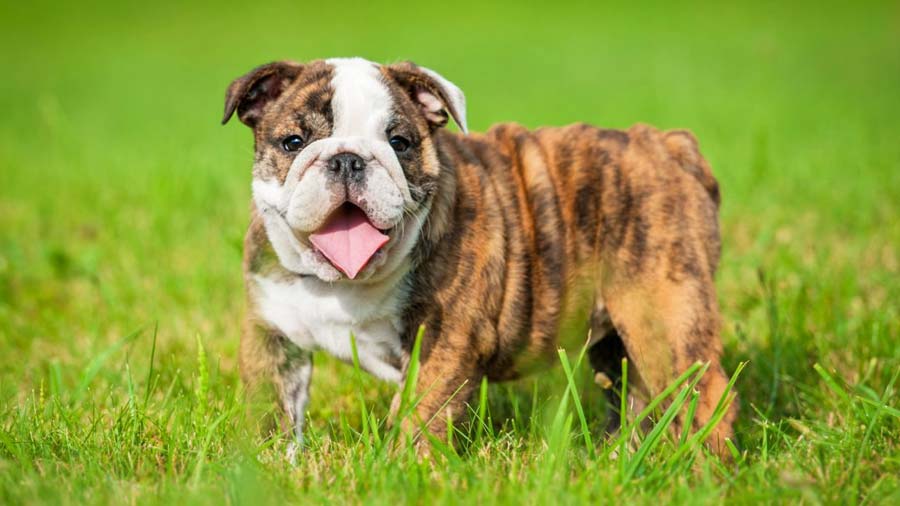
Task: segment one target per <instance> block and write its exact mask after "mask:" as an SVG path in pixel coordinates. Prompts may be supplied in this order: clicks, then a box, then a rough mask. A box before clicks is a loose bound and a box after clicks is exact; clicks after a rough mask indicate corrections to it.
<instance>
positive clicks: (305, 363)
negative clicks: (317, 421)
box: [277, 345, 313, 464]
mask: <svg viewBox="0 0 900 506" xmlns="http://www.w3.org/2000/svg"><path fill="white" fill-rule="evenodd" d="M289 346H290V348H289V349H286V350H285V360H284V361H283V362H282V363H281V365H280V366H279V368H278V372H277V375H278V380H279V381H278V383H279V392H280V394H281V404H282V406H283V407H284V413H285V415H286V417H287V420H288V422H289V423H290V427H289V428H288V430H289V431H291V432H293V438H292V441H291V442H290V443H289V444H288V451H287V457H288V459H289V460H290V461H291V463H292V464H293V463H296V460H297V453H298V452H299V451H300V449H301V448H303V427H304V424H305V422H306V406H307V405H308V404H309V383H310V380H311V379H312V370H313V362H312V353H311V352H309V351H307V350H303V349H300V348H298V347H296V346H293V345H289Z"/></svg>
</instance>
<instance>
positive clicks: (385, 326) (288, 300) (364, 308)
mask: <svg viewBox="0 0 900 506" xmlns="http://www.w3.org/2000/svg"><path fill="white" fill-rule="evenodd" d="M253 283H254V286H252V287H250V294H251V297H252V299H253V302H254V304H255V306H256V308H257V312H258V314H259V316H260V317H261V318H262V319H263V320H264V321H265V322H266V323H268V324H269V325H271V326H272V327H274V328H275V329H277V330H278V331H279V332H281V333H282V334H283V335H284V336H285V337H286V338H288V339H290V340H291V342H293V343H294V344H296V345H297V346H299V347H300V348H303V349H306V350H311V351H312V350H320V349H321V350H324V351H326V352H328V353H330V354H331V355H334V356H335V357H337V358H339V359H341V360H343V361H345V362H352V360H353V348H352V343H351V334H352V335H353V336H354V337H355V339H356V347H357V353H358V356H359V363H360V367H362V368H363V369H365V370H366V371H368V372H369V373H371V374H373V375H375V376H377V377H379V378H381V379H384V380H388V381H393V382H396V383H399V382H400V381H401V380H402V373H401V371H400V369H399V364H400V358H401V353H402V348H401V339H400V336H401V333H402V331H403V325H402V320H401V318H400V316H401V309H402V306H403V303H404V301H405V297H406V293H405V289H404V287H403V286H402V283H395V284H391V285H388V286H384V285H381V284H379V285H358V284H352V285H350V284H337V283H336V284H330V283H323V282H321V281H319V280H317V279H313V278H293V279H289V280H285V279H281V278H278V277H272V278H268V277H265V276H262V275H257V276H255V277H254V278H253Z"/></svg>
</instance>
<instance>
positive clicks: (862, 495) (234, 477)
mask: <svg viewBox="0 0 900 506" xmlns="http://www.w3.org/2000/svg"><path fill="white" fill-rule="evenodd" d="M2 12H3V15H2V16H0V55H2V61H3V62H4V65H3V68H4V72H3V78H2V79H0V91H2V93H0V111H2V112H3V114H2V115H0V350H2V352H3V353H2V354H0V503H4V504H27V503H67V504H81V503H113V502H114V503H123V502H129V503H137V502H140V503H172V502H178V503H210V504H221V503H222V502H223V501H225V502H228V503H230V504H238V503H252V504H260V503H263V504H265V503H272V504H275V503H284V502H286V501H288V502H301V501H302V502H307V501H314V502H326V501H335V500H336V501H340V502H366V503H397V502H417V503H436V504H438V503H459V502H474V501H478V502H479V503H484V504H490V503H497V504H504V503H523V502H524V503H534V504H540V503H549V502H552V503H562V504H565V503H581V502H587V501H591V502H602V501H613V500H616V501H625V502H628V503H659V502H660V501H662V502H666V503H689V504H695V503H699V504H705V503H713V504H715V503H720V502H723V501H727V502H735V503H758V502H779V503H780V502H801V503H808V504H819V503H850V504H878V503H883V504H891V503H897V502H900V478H898V476H900V401H898V396H897V393H896V391H897V384H896V380H897V375H898V372H897V371H898V370H900V346H898V345H897V343H898V342H900V341H898V338H900V305H898V302H897V301H898V300H900V275H898V274H900V212H898V202H900V142H898V141H897V140H898V139H900V120H898V118H900V99H898V98H897V90H898V89H900V7H898V6H897V5H896V4H895V3H893V4H892V3H863V4H859V3H856V4H834V5H832V4H830V3H824V4H823V3H808V4H801V3H795V2H791V3H789V5H788V4H787V3H775V2H773V3H767V2H763V3H759V2H754V3H752V4H746V5H733V4H729V5H726V4H724V3H707V4H701V3H694V2H688V3H687V4H685V3H683V2H679V3H675V4H673V3H659V4H656V5H651V6H646V5H636V4H635V5H608V6H598V5H591V4H573V5H562V4H560V5H554V6H552V7H551V6H547V5H543V4H529V3H521V2H515V3H513V2H509V3H491V4H490V5H479V4H476V3H468V2H457V3H453V4H452V6H451V5H450V4H444V5H441V6H434V7H430V6H425V5H423V6H416V7H414V8H413V7H410V6H406V7H404V6H401V5H399V4H379V3H369V4H366V5H365V6H361V7H356V8H352V9H351V8H347V7H345V6H340V5H337V4H334V5H331V4H328V5H315V4H310V5H302V4H296V3H267V4H259V5H258V4H252V3H250V4H248V3H243V4H238V3H223V2H217V3H215V4H213V3H207V4H204V3H192V4H191V5H190V6H186V5H181V4H178V3H165V2H163V3H151V4H143V5H140V6H132V5H124V4H121V3H109V4H97V3H87V4H85V3H81V4H63V3H58V4H54V3H47V2H37V3H23V2H20V3H17V4H4V6H3V9H2ZM350 54H359V55H362V56H366V57H368V58H371V59H375V60H381V61H393V60H398V59H407V58H409V59H413V60H415V61H418V62H420V63H423V64H425V65H428V66H431V67H433V68H435V69H437V70H439V71H440V72H442V73H443V74H444V75H446V76H447V77H449V78H450V79H452V80H454V81H455V82H456V83H457V84H459V85H460V86H461V87H462V88H463V89H464V90H465V91H466V92H467V97H468V102H469V118H470V127H472V128H473V129H474V130H483V129H485V128H487V127H488V126H489V125H490V124H492V123H494V122H498V121H507V120H516V121H519V122H521V123H523V124H525V125H528V126H538V125H543V124H565V123H570V122H574V121H580V120H583V121H589V122H592V123H596V124H601V125H604V126H610V127H626V126H628V125H630V124H632V123H634V122H638V121H641V122H648V123H653V124H656V125H658V126H660V127H663V128H677V127H686V128H690V129H692V130H693V131H694V132H695V133H696V134H697V135H698V137H699V139H700V141H701V145H702V148H703V151H704V153H705V155H706V156H707V157H708V159H709V160H710V162H711V164H712V166H713V168H714V170H715V172H716V175H717V177H718V178H719V181H720V183H721V185H722V189H723V196H724V204H723V208H722V232H723V239H724V255H723V261H722V265H721V271H720V275H719V279H718V286H719V299H720V302H721V305H722V310H723V316H724V318H723V320H724V321H723V339H724V344H725V353H726V368H727V369H728V370H729V371H731V372H734V371H737V370H738V369H739V368H740V367H741V364H743V363H745V362H746V366H745V367H744V368H743V371H741V373H740V375H739V377H737V380H736V382H735V389H736V390H737V392H738V394H739V395H740V396H741V405H742V409H741V417H740V420H739V422H738V424H737V441H736V445H735V448H734V450H733V451H734V452H735V455H736V457H735V459H734V461H733V462H732V463H729V464H725V463H721V462H718V461H717V460H715V459H713V458H710V457H708V456H706V455H705V454H704V452H703V450H702V447H701V446H700V445H698V444H697V441H696V440H694V439H684V440H673V439H672V437H671V436H670V435H669V434H668V433H667V432H666V431H664V430H662V426H661V425H660V424H664V422H665V420H666V416H667V415H666V412H665V411H662V412H659V411H657V413H656V414H655V415H654V416H653V418H654V420H657V421H659V422H658V423H657V425H655V426H653V427H651V429H650V431H648V432H647V433H646V434H644V435H642V434H639V431H635V432H634V433H632V432H630V431H625V432H623V434H622V435H621V437H619V438H616V439H612V440H608V439H607V438H605V437H603V435H602V433H601V431H600V428H601V426H602V423H603V417H604V414H605V405H604V403H603V401H602V400H601V399H602V395H600V392H599V390H598V388H597V387H595V386H593V385H592V384H591V382H590V381H589V380H590V378H589V373H588V372H587V371H586V370H585V369H586V368H585V367H584V364H583V363H580V362H579V361H578V358H577V357H578V353H577V352H578V350H568V351H569V352H573V353H570V354H568V355H564V356H565V357H566V358H565V359H564V360H563V359H562V358H561V361H562V363H561V364H560V367H557V368H556V370H555V371H553V372H552V373H550V374H548V375H546V376H542V377H541V378H539V379H533V380H529V381H524V382H521V383H518V384H512V385H493V384H492V385H482V388H481V389H480V395H479V396H478V400H477V402H475V403H474V405H473V406H472V408H471V409H472V416H471V418H472V420H473V421H472V422H471V423H469V424H465V425H462V426H459V427H455V429H456V430H455V432H454V438H455V443H456V445H455V447H444V446H440V445H438V446H437V447H436V448H437V450H436V452H435V453H436V456H435V459H434V460H433V461H431V462H419V461H418V460H416V459H415V458H414V457H413V455H412V454H411V453H410V452H409V451H406V450H403V449H402V448H401V449H400V450H397V449H396V447H395V446H392V445H395V443H396V442H397V441H396V440H397V437H398V436H397V434H396V433H392V431H391V430H390V429H388V428H387V427H386V425H385V418H386V416H387V411H388V405H389V403H390V398H391V396H392V395H393V393H394V391H393V389H392V388H391V387H390V386H388V385H384V384H382V383H379V382H378V381H376V380H374V379H372V378H371V377H368V376H366V375H357V374H356V373H355V372H354V370H353V368H352V367H348V366H346V365H344V364H337V363H335V362H334V361H333V360H330V359H329V358H328V357H325V356H316V374H315V378H314V387H313V392H312V402H311V404H310V426H309V430H308V436H309V449H308V451H307V452H305V453H304V454H303V455H302V456H301V458H300V460H299V462H298V465H297V467H296V468H292V467H290V466H288V465H286V463H285V461H284V459H283V453H284V442H283V441H280V440H265V439H262V438H260V437H258V436H257V435H256V433H255V432H254V430H253V424H252V423H250V422H248V421H247V420H246V418H245V415H244V413H245V412H246V409H245V408H246V406H245V405H244V402H243V400H242V395H241V392H240V387H239V381H238V379H237V372H236V361H235V357H236V348H237V342H238V333H239V332H238V329H239V320H240V313H241V311H242V307H243V295H242V286H241V275H240V244H241V237H242V234H243V231H244V228H245V227H246V222H247V203H248V201H249V179H250V163H251V159H252V148H251V139H250V134H249V132H248V131H247V130H246V129H244V128H242V127H241V126H240V125H237V124H235V125H229V126H228V127H224V128H223V127H219V126H218V125H217V122H218V119H219V117H220V111H221V108H222V100H223V94H224V89H225V86H226V85H227V83H228V82H229V81H230V80H231V79H232V78H234V77H236V76H237V75H239V74H241V73H243V72H244V71H246V70H248V69H249V68H251V67H253V66H254V65H256V64H258V63H262V62H264V61H268V60H272V59H276V58H282V57H290V58H294V59H298V60H304V59H311V58H316V57H324V56H332V55H350ZM570 360H571V362H570ZM566 366H567V367H566ZM699 372H700V371H699V370H696V371H693V373H694V375H688V376H687V377H686V378H685V379H684V382H683V383H681V384H680V385H678V384H676V385H673V388H672V389H671V397H670V400H671V399H675V402H676V404H680V405H681V407H682V409H690V406H691V402H692V393H691V389H690V387H689V386H690V382H691V381H694V380H695V379H696V374H699ZM686 387H687V388H686ZM414 401H415V400H414V399H410V402H414ZM660 420H661V421H660ZM657 428H659V430H657Z"/></svg>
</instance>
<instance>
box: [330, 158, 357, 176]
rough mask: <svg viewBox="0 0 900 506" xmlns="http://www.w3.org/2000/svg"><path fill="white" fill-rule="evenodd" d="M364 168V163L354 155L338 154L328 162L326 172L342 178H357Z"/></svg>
mask: <svg viewBox="0 0 900 506" xmlns="http://www.w3.org/2000/svg"><path fill="white" fill-rule="evenodd" d="M365 168H366V161H365V160H363V159H362V158H361V157H360V156H359V155H357V154H356V153H338V154H336V155H334V156H333V157H331V160H328V170H330V171H331V172H333V173H335V174H339V175H340V176H341V177H342V178H359V177H360V176H362V172H363V169H365Z"/></svg>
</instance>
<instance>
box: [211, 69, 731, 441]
mask: <svg viewBox="0 0 900 506" xmlns="http://www.w3.org/2000/svg"><path fill="white" fill-rule="evenodd" d="M235 111H236V112H237V113H238V116H239V118H240V119H241V121H243V122H244V123H245V124H247V125H249V126H251V127H252V128H253V130H254V138H255V143H256V157H255V164H254V170H253V174H254V208H253V212H252V218H251V220H252V221H251V225H250V229H249V231H248V233H247V239H246V241H245V262H244V269H245V282H246V285H247V293H248V305H249V316H248V324H247V325H246V326H245V332H244V334H243V337H242V340H243V342H242V346H241V364H242V371H243V373H244V376H245V381H247V382H248V384H254V385H255V384H258V383H260V382H264V381H269V382H272V383H273V384H275V385H276V386H278V387H279V388H276V390H277V391H280V392H281V397H282V401H283V404H284V407H285V410H286V413H287V415H288V416H289V418H290V420H291V422H292V423H293V425H294V428H295V431H296V432H297V434H298V437H299V434H300V431H301V430H302V416H303V413H302V411H303V407H304V406H305V402H306V400H305V399H306V398H307V397H306V395H305V394H304V395H299V392H305V389H306V388H308V384H309V377H310V374H309V373H307V372H305V371H308V370H310V369H311V362H309V361H308V360H300V361H298V360H293V361H292V360H287V358H285V357H288V356H291V354H290V353H287V352H286V351H285V350H286V349H287V348H291V349H293V348H297V349H299V350H303V351H304V353H305V355H303V356H304V357H306V356H308V354H309V352H311V351H312V350H315V349H324V350H326V351H328V352H329V353H331V354H333V355H335V356H337V357H339V358H341V359H343V360H346V361H349V360H351V352H350V350H351V348H350V335H351V333H353V335H355V337H356V340H357V347H358V351H359V359H360V365H361V366H362V367H363V368H364V369H366V370H368V371H369V372H371V373H372V374H374V375H376V376H378V377H381V378H383V379H387V380H390V381H396V382H399V381H402V379H403V377H404V374H405V364H406V363H407V361H408V359H409V353H410V349H411V346H412V341H413V336H414V333H415V332H416V330H417V329H418V328H419V326H420V325H424V326H425V335H424V338H423V341H422V355H421V360H422V363H421V370H420V372H419V375H418V384H417V391H418V392H419V393H420V394H421V395H423V398H422V400H421V401H420V403H419V405H418V407H417V414H418V421H419V422H428V425H427V429H428V430H429V431H430V432H432V433H433V434H434V435H437V436H443V431H444V430H445V428H446V422H445V418H446V417H447V416H454V417H456V418H459V417H460V416H462V415H464V413H465V409H464V403H465V402H466V401H467V400H468V398H469V395H470V394H471V392H472V390H473V389H474V388H475V386H476V385H478V384H480V381H481V379H482V378H483V377H487V378H490V379H491V380H506V379H513V378H516V377H519V376H521V375H523V374H526V373H530V372H534V371H536V370H539V369H541V368H544V367H549V366H550V365H551V364H552V363H553V362H555V359H556V353H555V350H556V348H557V347H558V346H559V345H560V344H562V343H560V342H559V338H560V337H559V335H560V330H561V328H563V326H565V327H566V328H582V329H583V330H584V333H587V331H588V329H592V335H593V336H594V338H595V342H596V344H595V346H596V348H595V349H594V350H592V353H591V362H592V363H593V364H594V365H595V366H596V367H597V368H598V369H602V370H603V372H605V373H607V374H608V375H610V376H612V377H615V371H614V370H612V371H611V370H609V369H610V367H609V364H617V363H619V360H620V359H621V358H622V357H623V356H627V357H628V358H629V359H630V361H631V363H632V364H633V368H634V369H636V370H633V371H632V374H631V375H630V380H631V381H630V383H632V385H631V386H632V388H631V390H632V391H634V392H637V393H638V394H639V395H640V396H643V397H645V398H647V397H649V396H653V395H655V394H657V393H659V392H660V391H661V390H662V389H664V388H665V386H666V385H667V384H668V383H669V382H670V381H671V380H673V379H674V378H675V377H677V376H678V374H680V373H681V372H683V371H684V370H686V369H687V368H688V367H689V366H690V365H691V364H692V363H694V362H695V361H697V360H701V361H709V362H711V366H710V369H709V372H708V373H707V374H706V376H705V377H704V379H703V381H702V382H701V383H700V390H701V400H700V404H699V406H698V409H697V414H696V417H695V419H694V422H695V424H703V423H705V422H706V421H707V420H709V418H710V416H711V415H712V412H713V410H714V408H715V403H716V401H718V399H719V397H720V395H721V393H722V392H723V391H724V389H725V386H726V383H727V379H726V377H725V375H724V372H723V371H722V368H721V366H720V365H719V355H720V353H721V344H720V341H719V334H718V332H719V330H718V329H719V316H718V307H717V302H716V297H715V286H714V283H713V279H714V274H715V269H716V264H717V262H718V257H719V235H718V224H717V208H718V204H719V192H718V186H717V184H716V181H715V179H714V178H713V176H712V173H711V171H710V168H709V166H708V165H707V163H706V162H705V160H704V159H703V157H702V156H701V155H700V153H699V150H698V147H697V143H696V141H695V139H694V138H693V136H691V135H690V134H689V133H687V132H683V131H671V132H660V131H658V130H656V129H653V128H652V127H648V126H640V125H639V126H635V127H632V128H631V129H629V130H627V131H619V130H606V129H600V128H596V127H593V126H590V125H586V124H579V125H573V126H569V127H564V128H542V129H538V130H535V131H529V130H526V129H525V128H523V127H521V126H518V125H513V124H504V125H498V126H495V127H494V128H492V129H490V130H489V131H488V132H487V133H484V134H469V135H465V134H454V133H450V132H448V131H447V130H445V129H443V128H442V127H443V126H444V125H445V124H446V123H447V121H448V119H449V118H450V117H452V118H453V119H454V121H456V122H457V124H458V125H459V126H460V127H461V129H462V130H464V131H465V129H466V125H465V121H466V119H465V118H466V111H465V98H464V96H463V94H462V92H461V91H460V90H459V88H457V87H456V86H455V85H453V84H452V83H450V82H449V81H447V80H446V79H445V78H443V77H441V76H440V75H438V74H436V73H435V72H433V71H430V70H427V69H423V68H420V67H417V66H415V65H413V64H410V63H403V64H396V65H388V66H379V65H376V64H374V63H371V62H367V61H365V60H360V59H350V60H347V59H339V60H327V61H317V62H312V63H308V64H296V63H286V62H277V63H273V64H270V65H267V66H263V67H259V68H257V69H255V70H254V71H252V72H251V73H250V74H248V75H246V76H244V77H241V78H239V79H238V80H236V81H235V83H233V84H232V86H231V87H229V92H228V96H227V99H226V119H227V117H228V116H230V115H231V114H232V113H233V112H235ZM286 139H291V142H290V143H286ZM298 139H299V140H298ZM298 143H299V144H302V149H295V148H296V147H297V146H298ZM339 155H347V156H355V157H358V159H359V160H360V162H359V163H356V164H355V165H353V167H354V171H355V172H354V171H349V172H348V171H335V169H334V167H335V166H336V164H334V163H331V162H332V161H333V160H334V159H335V157H337V156H339ZM347 205H352V206H355V207H356V208H358V209H359V210H361V212H363V213H364V216H363V215H360V216H358V219H355V220H348V221H347V222H348V223H351V224H352V226H351V225H347V229H346V230H342V231H341V233H342V234H345V236H346V237H347V238H348V242H347V244H348V246H346V247H347V248H355V246H353V245H354V244H359V243H358V241H364V240H366V239H365V238H366V237H367V236H366V235H364V234H362V233H357V232H356V231H355V230H356V229H355V228H353V227H356V226H357V225H356V224H359V226H360V227H363V229H366V230H371V229H372V228H376V229H378V230H380V231H381V232H382V233H383V234H385V235H387V236H388V237H389V239H388V242H387V243H386V244H385V245H384V246H381V247H380V249H378V250H377V252H376V253H374V255H372V258H371V259H368V260H367V261H366V262H365V263H364V264H363V267H362V270H361V271H359V273H358V275H357V274H356V273H355V272H353V273H352V275H349V276H348V275H347V274H346V272H347V271H346V269H344V268H342V266H341V265H338V264H333V263H332V262H336V261H338V260H335V259H336V258H338V257H339V256H335V255H331V256H329V257H328V258H326V256H324V255H323V254H322V252H321V251H318V250H317V249H316V247H315V246H314V245H313V244H312V243H311V241H310V239H309V238H310V235H311V234H315V233H317V231H320V230H322V227H324V226H325V225H324V224H325V223H326V221H327V219H328V217H329V216H331V215H332V214H333V213H334V212H335V209H338V208H340V207H341V206H347ZM354 212H355V211H354ZM367 227H368V228H367ZM370 235H371V234H370ZM342 237H343V236H342ZM354 241H357V242H356V243H355V242H354ZM376 246H377V245H376ZM360 248H361V247H360ZM365 251H368V250H365ZM349 253H353V254H363V253H364V250H362V249H359V250H353V251H350V252H349ZM365 256H368V253H365ZM363 260H366V259H365V258H364V259H363ZM351 278H352V279H351ZM585 314H588V315H591V316H590V318H584V317H583V315H585ZM577 315H582V316H581V318H583V319H584V321H573V320H572V319H573V318H575V317H576V316H577ZM294 355H296V354H294ZM735 411H736V410H735V408H733V409H732V410H731V411H730V412H729V414H728V416H727V417H726V418H725V420H723V422H722V423H721V424H719V426H718V428H717V429H716V431H715V432H714V433H713V438H712V445H713V446H714V447H715V448H716V449H717V450H720V451H724V445H723V440H724V438H725V437H728V436H730V434H731V423H732V421H733V418H734V416H735ZM412 423H415V422H412ZM677 425H678V424H676V427H677ZM683 429H688V428H677V429H676V430H683Z"/></svg>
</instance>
